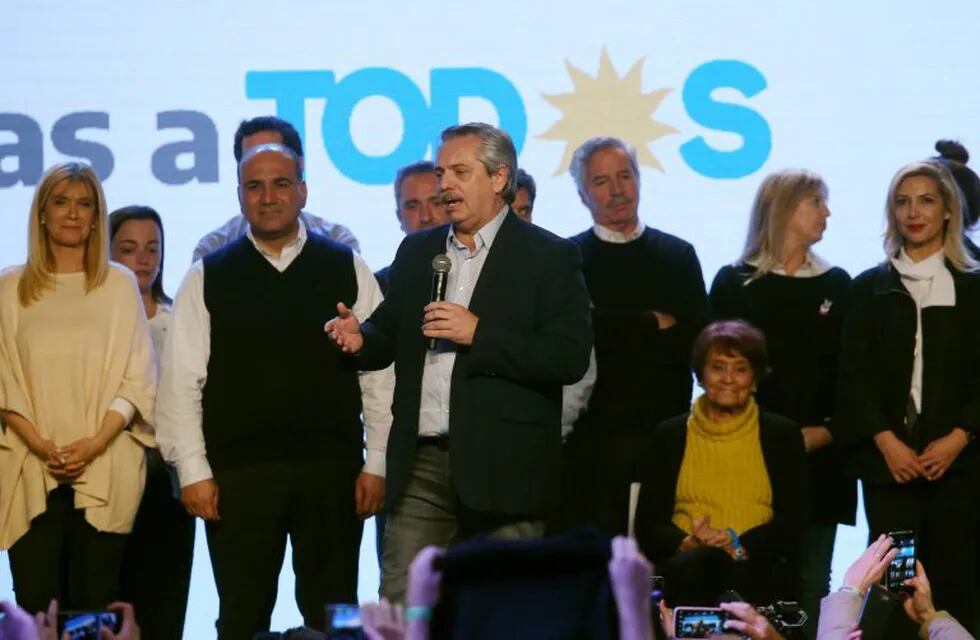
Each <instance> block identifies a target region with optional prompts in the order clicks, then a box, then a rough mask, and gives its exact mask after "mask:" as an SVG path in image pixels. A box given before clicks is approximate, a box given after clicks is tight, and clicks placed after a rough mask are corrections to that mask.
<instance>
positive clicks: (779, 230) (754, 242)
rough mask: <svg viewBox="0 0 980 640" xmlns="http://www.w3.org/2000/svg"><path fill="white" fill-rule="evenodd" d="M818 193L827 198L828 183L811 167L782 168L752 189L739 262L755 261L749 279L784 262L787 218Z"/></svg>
mask: <svg viewBox="0 0 980 640" xmlns="http://www.w3.org/2000/svg"><path fill="white" fill-rule="evenodd" d="M817 193H819V194H820V195H822V196H823V197H824V198H826V197H827V185H826V183H824V181H823V178H821V177H820V176H819V175H817V174H816V173H813V172H812V171H807V170H805V169H784V170H782V171H776V172H774V173H770V174H769V175H768V176H766V177H765V179H764V180H763V181H762V184H760V185H759V189H758V191H756V193H755V201H753V203H752V213H751V215H750V216H749V229H748V232H747V233H746V237H745V248H744V249H743V250H742V257H741V260H742V262H751V263H753V264H755V265H756V270H755V273H754V274H752V277H751V278H749V281H750V282H751V281H752V280H755V279H756V278H761V277H762V276H764V275H766V274H767V273H769V272H770V271H772V270H773V269H776V268H778V267H780V266H781V265H782V264H783V242H784V240H785V239H786V228H787V227H788V226H789V220H790V218H792V217H793V212H795V211H796V207H797V206H798V205H799V204H800V202H802V201H803V200H804V199H806V198H807V197H809V196H811V195H814V194H817Z"/></svg>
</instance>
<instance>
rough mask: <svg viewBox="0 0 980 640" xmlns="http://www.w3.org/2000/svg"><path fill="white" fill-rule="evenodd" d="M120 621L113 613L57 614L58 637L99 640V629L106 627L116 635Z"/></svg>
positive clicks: (71, 612)
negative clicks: (66, 636)
mask: <svg viewBox="0 0 980 640" xmlns="http://www.w3.org/2000/svg"><path fill="white" fill-rule="evenodd" d="M121 626H122V621H121V620H120V619H119V614H117V613H115V612H114V611H62V612H60V613H59V614H58V637H59V638H61V637H62V636H63V635H64V634H68V637H69V638H71V640H100V638H101V637H102V636H101V635H100V634H99V629H101V628H102V627H106V628H107V629H109V630H110V631H112V632H113V633H118V632H119V629H120V627H121Z"/></svg>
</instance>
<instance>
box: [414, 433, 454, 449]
mask: <svg viewBox="0 0 980 640" xmlns="http://www.w3.org/2000/svg"><path fill="white" fill-rule="evenodd" d="M419 446H420V447H435V448H437V449H438V450H439V451H449V434H443V435H441V436H419Z"/></svg>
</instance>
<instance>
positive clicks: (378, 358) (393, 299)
mask: <svg viewBox="0 0 980 640" xmlns="http://www.w3.org/2000/svg"><path fill="white" fill-rule="evenodd" d="M413 240H414V238H405V239H404V240H403V241H402V243H401V244H400V245H398V251H397V252H396V253H395V260H394V261H393V262H392V263H391V266H390V267H388V269H387V283H386V284H387V291H386V292H385V299H384V300H383V301H382V302H381V304H380V305H378V307H377V308H376V309H375V310H374V313H372V314H371V317H369V318H367V319H365V320H363V321H362V322H361V333H362V335H363V336H364V346H363V347H361V350H360V351H359V352H358V354H357V355H358V358H357V361H358V362H357V364H358V368H360V369H361V370H362V371H375V370H378V369H384V368H385V367H387V366H388V365H390V364H391V363H392V362H394V360H395V350H396V348H397V339H396V338H397V335H398V316H399V313H400V312H401V305H403V304H404V302H403V301H404V299H405V291H404V290H403V284H404V283H403V280H404V275H403V274H404V269H405V267H406V265H407V264H408V263H409V258H408V257H406V256H407V255H408V254H410V253H411V250H410V248H411V246H412V244H411V243H412V242H413ZM421 322H422V319H421V310H420V311H419V324H420V325H421Z"/></svg>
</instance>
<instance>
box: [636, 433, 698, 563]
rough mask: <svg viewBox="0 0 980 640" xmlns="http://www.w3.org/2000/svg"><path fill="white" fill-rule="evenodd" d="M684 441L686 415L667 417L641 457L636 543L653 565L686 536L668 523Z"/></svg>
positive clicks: (672, 552)
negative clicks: (642, 463) (644, 454)
mask: <svg viewBox="0 0 980 640" xmlns="http://www.w3.org/2000/svg"><path fill="white" fill-rule="evenodd" d="M686 442H687V416H686V415H685V416H678V417H676V418H671V419H670V420H667V421H666V422H664V423H662V424H660V425H659V426H657V428H656V430H655V431H654V437H653V439H652V443H651V445H650V451H649V454H648V455H646V456H644V458H643V459H644V460H646V463H645V465H644V467H643V468H642V469H641V470H640V475H639V477H640V482H641V485H640V498H639V501H638V502H637V507H636V520H635V523H636V524H635V531H636V540H637V543H638V544H639V545H640V549H641V550H642V551H643V553H644V554H646V556H647V557H648V558H651V559H652V560H654V561H655V562H658V561H661V560H664V559H666V558H669V557H670V556H672V555H674V554H675V553H676V552H677V550H678V548H680V546H681V541H682V540H683V539H684V537H685V536H686V535H687V534H686V533H684V531H683V530H682V529H681V528H680V527H678V526H677V525H675V524H674V523H673V522H672V521H671V518H673V515H674V502H675V496H676V493H677V476H678V475H679V474H680V465H681V460H683V458H684V447H685V445H686Z"/></svg>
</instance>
